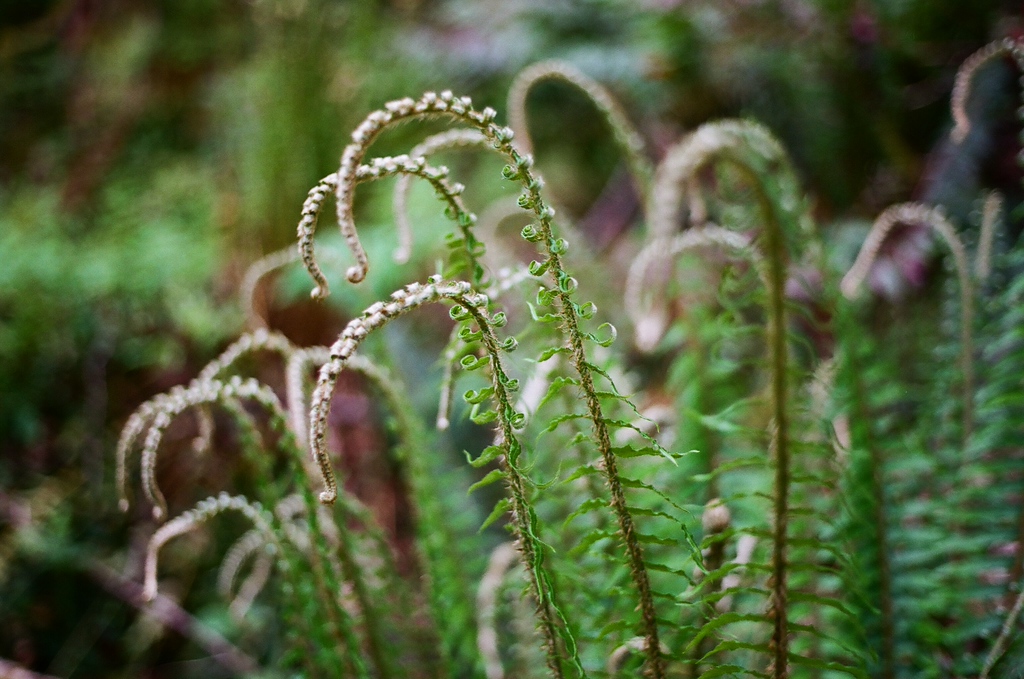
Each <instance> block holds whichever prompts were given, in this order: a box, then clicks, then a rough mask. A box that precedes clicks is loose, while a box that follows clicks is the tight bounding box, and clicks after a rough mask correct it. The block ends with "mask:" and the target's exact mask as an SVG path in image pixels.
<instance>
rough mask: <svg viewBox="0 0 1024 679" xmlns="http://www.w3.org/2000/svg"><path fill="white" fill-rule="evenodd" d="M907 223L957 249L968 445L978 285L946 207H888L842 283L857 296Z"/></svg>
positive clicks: (848, 293) (965, 439)
mask: <svg viewBox="0 0 1024 679" xmlns="http://www.w3.org/2000/svg"><path fill="white" fill-rule="evenodd" d="M903 223H912V224H922V225H924V226H927V227H928V228H930V229H932V230H934V231H935V232H936V233H938V234H939V236H940V237H941V238H942V240H943V241H945V243H946V245H947V246H948V247H949V250H950V252H952V253H953V262H954V264H955V265H956V274H957V278H958V279H959V282H960V370H961V371H962V372H963V405H962V408H963V443H964V448H966V447H967V442H968V441H969V440H970V437H971V431H972V429H973V428H974V340H973V337H974V335H973V333H972V328H971V326H972V324H973V323H974V286H973V284H972V282H971V274H970V264H969V262H968V260H967V251H966V249H965V248H964V245H963V242H962V241H961V240H960V237H959V236H957V233H956V229H955V228H954V227H953V225H952V224H951V223H950V221H949V220H948V219H947V218H946V215H945V214H944V213H943V211H942V210H941V209H940V208H931V207H928V206H926V205H922V204H921V203H900V204H898V205H893V206H891V207H889V208H887V209H886V210H885V211H883V212H882V214H880V215H878V218H877V219H875V223H874V224H873V225H872V227H871V231H870V232H869V233H868V237H867V238H866V239H865V240H864V244H863V245H862V246H861V249H860V252H859V253H858V254H857V259H856V260H855V261H854V263H853V266H851V267H850V270H849V271H848V272H847V273H846V275H845V276H843V280H842V283H841V285H840V287H841V289H842V292H843V294H844V295H845V296H846V297H848V298H853V297H854V296H855V294H856V292H857V289H858V288H859V287H860V286H861V284H862V283H863V282H864V279H865V278H867V275H868V273H869V271H870V270H871V265H872V264H874V262H875V259H876V258H877V257H878V253H879V252H880V251H881V248H882V245H883V244H884V243H885V240H886V239H887V238H888V237H889V234H890V233H891V232H892V229H893V228H894V227H895V226H896V225H897V224H903ZM965 452H966V451H965Z"/></svg>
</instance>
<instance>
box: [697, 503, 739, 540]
mask: <svg viewBox="0 0 1024 679" xmlns="http://www.w3.org/2000/svg"><path fill="white" fill-rule="evenodd" d="M700 521H701V526H702V527H703V528H704V533H705V534H706V535H717V534H718V533H721V532H723V531H725V530H726V529H727V528H728V527H729V524H730V523H731V522H732V513H731V512H730V511H729V508H728V507H726V506H725V503H724V502H722V500H721V499H719V498H715V499H713V500H710V501H709V502H708V503H707V504H706V505H705V506H704V514H703V515H702V516H701V519H700Z"/></svg>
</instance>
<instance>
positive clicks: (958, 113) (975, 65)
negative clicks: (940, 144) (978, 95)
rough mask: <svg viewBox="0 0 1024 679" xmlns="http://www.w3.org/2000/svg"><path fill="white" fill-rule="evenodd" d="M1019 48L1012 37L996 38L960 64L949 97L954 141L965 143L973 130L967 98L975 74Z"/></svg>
mask: <svg viewBox="0 0 1024 679" xmlns="http://www.w3.org/2000/svg"><path fill="white" fill-rule="evenodd" d="M1017 48H1019V45H1018V44H1017V43H1016V42H1015V41H1014V40H1013V39H1012V38H1004V39H1003V40H996V41H995V42H991V43H989V44H987V45H985V46H984V47H982V48H981V49H980V50H978V51H977V52H975V53H974V54H972V55H971V56H969V57H967V58H966V59H965V60H964V63H963V64H961V65H960V69H959V70H958V71H957V72H956V79H955V80H954V81H953V91H952V92H951V93H950V97H949V108H950V113H951V114H952V116H953V131H952V132H951V133H950V137H951V138H952V139H953V142H954V143H956V144H961V143H963V141H964V139H966V138H967V135H968V134H970V132H971V119H970V117H969V116H968V115H967V99H968V96H969V95H970V92H971V83H972V82H973V80H974V76H975V75H976V74H977V73H978V70H979V69H981V67H982V66H984V65H985V64H987V63H989V62H991V61H993V60H995V59H999V58H1001V57H1003V56H1006V55H1007V54H1012V53H1013V51H1014V49H1017Z"/></svg>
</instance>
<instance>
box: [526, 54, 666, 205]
mask: <svg viewBox="0 0 1024 679" xmlns="http://www.w3.org/2000/svg"><path fill="white" fill-rule="evenodd" d="M544 80H557V81H560V82H564V83H567V84H569V85H572V86H574V87H575V88H576V89H577V90H579V91H580V92H582V93H583V94H584V95H586V97H587V98H588V99H589V100H590V101H591V103H593V104H594V106H595V107H596V108H597V110H598V111H599V112H600V113H601V116H602V117H603V118H604V119H605V122H607V123H608V126H609V127H611V130H612V136H613V137H614V139H615V143H616V144H618V146H619V148H620V149H621V150H622V153H623V154H624V155H625V157H626V165H627V166H628V167H629V172H630V174H631V175H632V179H633V182H634V184H635V185H636V188H637V191H638V192H639V194H640V199H641V201H643V200H645V199H646V197H647V195H648V194H649V193H650V190H651V183H652V181H653V176H654V167H653V166H652V164H651V161H650V160H649V159H648V158H647V153H646V149H645V144H644V138H643V136H642V135H641V134H640V132H639V131H637V129H636V128H635V127H634V126H633V124H632V123H631V122H630V120H629V117H628V116H627V115H626V113H625V111H623V110H622V106H621V105H619V102H618V101H616V100H615V97H613V96H612V95H611V93H610V92H609V91H608V89H607V88H605V86H604V85H602V84H601V83H599V82H598V81H596V80H594V79H593V78H591V77H590V76H588V75H587V74H586V73H583V72H582V71H580V70H579V69H577V68H576V67H575V66H573V65H572V64H569V63H567V62H564V61H556V60H550V61H542V62H540V63H537V64H533V65H532V66H530V67H529V68H527V69H525V70H523V71H521V72H520V73H519V74H518V75H517V76H516V78H515V80H514V81H513V82H512V85H511V86H510V87H509V91H508V117H509V125H510V126H511V127H512V129H513V130H515V133H516V134H517V135H518V136H519V138H520V140H521V143H520V146H521V147H522V149H523V152H524V153H533V143H532V141H531V139H530V134H529V126H528V125H527V120H526V98H527V96H529V94H530V90H532V89H533V87H534V86H535V85H537V84H538V83H540V82H542V81H544Z"/></svg>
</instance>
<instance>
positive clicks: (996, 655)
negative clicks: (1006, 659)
mask: <svg viewBox="0 0 1024 679" xmlns="http://www.w3.org/2000/svg"><path fill="white" fill-rule="evenodd" d="M1022 608H1024V589H1022V590H1021V592H1020V594H1018V595H1017V600H1016V601H1015V602H1014V604H1013V608H1012V609H1010V613H1009V614H1008V615H1007V616H1006V620H1005V621H1004V622H1003V628H1002V630H1000V632H999V638H997V639H996V642H995V643H994V644H993V645H992V650H991V651H989V654H988V657H987V658H985V666H984V667H983V668H982V670H981V674H980V675H979V677H978V679H988V675H989V672H991V671H992V668H993V667H995V664H996V663H997V662H999V659H1000V658H1001V657H1002V656H1003V653H1005V652H1006V646H1007V644H1008V643H1009V641H1010V633H1011V632H1013V628H1014V626H1016V624H1017V618H1019V617H1020V612H1021V609H1022Z"/></svg>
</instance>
